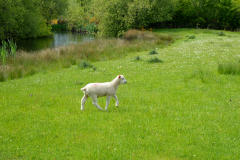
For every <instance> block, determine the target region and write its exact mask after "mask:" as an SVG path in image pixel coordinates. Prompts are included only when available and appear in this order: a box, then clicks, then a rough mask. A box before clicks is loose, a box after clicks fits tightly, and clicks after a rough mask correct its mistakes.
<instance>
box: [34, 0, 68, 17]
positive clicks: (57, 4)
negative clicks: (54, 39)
mask: <svg viewBox="0 0 240 160" xmlns="http://www.w3.org/2000/svg"><path fill="white" fill-rule="evenodd" d="M37 7H38V8H39V11H40V14H41V15H42V16H43V17H44V18H45V19H46V20H47V22H49V21H50V20H52V19H55V18H58V16H59V15H63V14H64V11H65V10H66V8H67V7H68V0H67V1H66V0H38V1H37Z"/></svg>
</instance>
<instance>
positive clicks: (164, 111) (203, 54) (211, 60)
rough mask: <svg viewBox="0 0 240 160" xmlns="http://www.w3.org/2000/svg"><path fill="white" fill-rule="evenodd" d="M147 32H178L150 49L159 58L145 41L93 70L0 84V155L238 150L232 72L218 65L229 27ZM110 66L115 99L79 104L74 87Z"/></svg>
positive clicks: (135, 155) (231, 54)
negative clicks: (118, 81) (121, 80)
mask: <svg viewBox="0 0 240 160" xmlns="http://www.w3.org/2000/svg"><path fill="white" fill-rule="evenodd" d="M157 32H160V33H166V34H168V33H171V34H172V33H174V34H176V35H177V36H181V37H182V39H181V40H177V41H176V42H175V43H174V44H172V45H170V46H168V47H165V48H161V47H160V46H155V47H154V48H152V49H156V48H158V49H156V51H157V52H158V53H159V54H157V55H154V57H157V58H158V59H162V60H163V61H164V63H147V60H148V59H150V58H152V55H149V51H150V50H152V49H149V50H146V51H141V52H132V53H131V54H126V56H125V57H123V58H120V59H117V60H107V61H99V62H94V63H91V64H92V65H93V66H95V67H96V68H97V70H95V71H94V70H93V69H92V68H89V69H87V68H86V69H84V70H83V69H80V68H79V67H78V65H73V66H71V67H69V68H66V69H63V70H59V71H48V72H40V73H39V74H36V75H33V76H29V77H26V78H21V79H16V80H12V81H6V82H3V83H0V90H1V92H0V102H1V103H0V109H1V112H0V143H1V146H0V158H1V159H239V158H240V157H239V155H240V154H239V147H238V146H239V129H240V127H239V123H240V118H239V117H240V108H239V106H240V97H239V95H240V85H239V84H240V79H239V76H238V75H232V74H226V75H225V74H220V73H219V72H218V65H219V63H220V62H225V61H226V60H229V61H232V60H234V59H236V57H237V56H238V55H239V49H240V48H239V45H237V44H238V42H239V40H240V35H239V33H231V32H226V33H225V34H226V35H227V36H218V34H215V33H214V34H213V33H211V32H210V31H208V32H205V30H180V31H179V30H176V31H175V32H174V30H158V31H157ZM214 32H215V31H214ZM186 35H194V36H195V39H191V40H189V41H187V42H185V40H186V39H188V37H186ZM228 35H231V36H228ZM136 56H139V57H141V61H139V60H138V61H133V59H135V58H136ZM76 64H78V63H76ZM118 74H123V75H124V76H125V78H126V79H127V80H128V83H127V84H124V85H121V86H119V88H118V92H117V96H118V99H119V102H120V105H119V107H118V108H117V107H115V105H114V104H115V101H114V99H111V101H110V104H109V110H108V111H107V112H105V111H104V112H102V111H99V110H98V109H97V108H96V107H94V106H93V105H92V102H91V100H90V99H89V100H88V101H87V102H86V104H85V111H84V112H83V111H81V110H80V104H81V98H82V96H83V93H82V92H81V91H80V88H82V87H83V86H85V85H86V84H87V83H90V82H105V81H110V80H112V79H113V78H114V77H116V75H118ZM98 103H99V105H100V106H101V107H104V106H105V103H106V99H105V98H99V99H98Z"/></svg>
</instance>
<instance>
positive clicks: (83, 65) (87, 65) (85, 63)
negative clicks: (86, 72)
mask: <svg viewBox="0 0 240 160" xmlns="http://www.w3.org/2000/svg"><path fill="white" fill-rule="evenodd" d="M78 67H79V68H81V69H85V68H96V67H94V66H93V65H92V64H91V63H90V62H88V61H81V62H80V63H79V64H78Z"/></svg>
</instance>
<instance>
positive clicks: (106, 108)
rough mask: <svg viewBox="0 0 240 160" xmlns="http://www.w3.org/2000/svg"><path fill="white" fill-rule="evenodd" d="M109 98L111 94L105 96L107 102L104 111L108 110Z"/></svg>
mask: <svg viewBox="0 0 240 160" xmlns="http://www.w3.org/2000/svg"><path fill="white" fill-rule="evenodd" d="M110 99H111V96H107V102H106V107H105V110H106V111H107V110H108V105H109V102H110Z"/></svg>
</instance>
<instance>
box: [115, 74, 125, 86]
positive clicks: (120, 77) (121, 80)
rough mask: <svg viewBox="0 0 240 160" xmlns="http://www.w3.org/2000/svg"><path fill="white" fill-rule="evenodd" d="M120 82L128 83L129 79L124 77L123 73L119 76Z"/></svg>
mask: <svg viewBox="0 0 240 160" xmlns="http://www.w3.org/2000/svg"><path fill="white" fill-rule="evenodd" d="M117 78H118V81H119V84H123V83H127V80H126V79H125V78H124V77H123V75H119V76H118V77H117Z"/></svg>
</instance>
